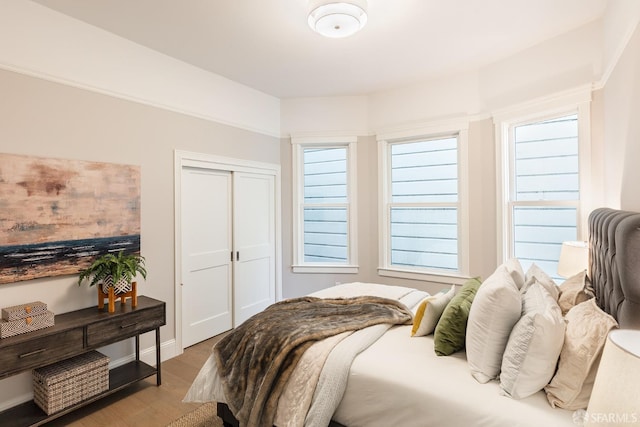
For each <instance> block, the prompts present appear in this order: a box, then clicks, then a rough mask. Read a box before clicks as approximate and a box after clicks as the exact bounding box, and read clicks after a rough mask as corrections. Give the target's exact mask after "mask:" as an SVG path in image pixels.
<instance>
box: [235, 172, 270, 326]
mask: <svg viewBox="0 0 640 427" xmlns="http://www.w3.org/2000/svg"><path fill="white" fill-rule="evenodd" d="M233 218H234V220H233V242H234V250H235V252H234V255H235V257H234V261H235V262H234V270H233V271H234V280H233V296H234V302H233V325H234V326H238V325H240V324H241V323H242V322H244V321H245V320H246V319H248V318H249V317H251V316H252V315H254V314H256V313H258V312H260V311H262V310H264V309H265V308H266V307H267V306H268V305H270V304H273V303H274V302H275V181H274V177H273V175H262V174H254V173H245V172H234V174H233Z"/></svg>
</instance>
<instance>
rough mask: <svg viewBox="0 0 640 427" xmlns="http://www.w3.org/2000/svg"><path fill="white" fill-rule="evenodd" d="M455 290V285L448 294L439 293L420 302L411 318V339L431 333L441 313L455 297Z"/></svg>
mask: <svg viewBox="0 0 640 427" xmlns="http://www.w3.org/2000/svg"><path fill="white" fill-rule="evenodd" d="M455 288H456V287H455V285H451V289H450V290H449V291H448V292H446V293H445V292H441V293H438V294H436V295H433V296H430V297H427V298H425V299H424V300H422V302H421V303H420V304H419V305H418V310H417V311H416V314H415V316H414V318H413V327H412V328H411V336H412V337H422V336H425V335H429V334H432V333H433V331H434V329H435V328H436V325H437V324H438V320H440V316H442V312H443V311H444V309H445V307H446V306H447V304H449V301H451V299H452V298H453V296H454V295H455V292H456V290H455Z"/></svg>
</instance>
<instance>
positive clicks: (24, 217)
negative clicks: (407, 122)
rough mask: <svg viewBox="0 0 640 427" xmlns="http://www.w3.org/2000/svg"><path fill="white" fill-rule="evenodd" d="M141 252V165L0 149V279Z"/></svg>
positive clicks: (68, 270)
mask: <svg viewBox="0 0 640 427" xmlns="http://www.w3.org/2000/svg"><path fill="white" fill-rule="evenodd" d="M118 251H125V252H126V253H139V252H140V167H139V166H131V165H119V164H112V163H99V162H86V161H80V160H62V159H47V158H39V157H29V156H19V155H11V154H0V284H3V283H13V282H19V281H23V280H31V279H35V278H40V277H51V276H60V275H68V274H76V273H78V272H79V271H80V270H82V269H83V268H85V267H87V266H88V265H89V264H90V263H91V262H92V261H93V260H94V259H95V258H96V256H98V255H101V254H104V253H107V252H118Z"/></svg>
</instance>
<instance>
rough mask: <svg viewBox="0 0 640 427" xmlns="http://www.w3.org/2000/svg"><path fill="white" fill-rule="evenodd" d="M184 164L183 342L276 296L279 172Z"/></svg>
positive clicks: (227, 324) (227, 325) (212, 332)
mask: <svg viewBox="0 0 640 427" xmlns="http://www.w3.org/2000/svg"><path fill="white" fill-rule="evenodd" d="M187 163H188V164H186V165H185V164H184V163H182V166H181V168H180V211H179V214H178V215H179V217H180V237H179V238H178V239H177V241H179V242H180V245H181V247H180V249H179V250H180V257H179V258H180V259H181V260H182V261H181V277H180V284H181V286H180V290H181V301H182V304H181V307H180V312H181V324H182V327H181V332H182V348H185V347H188V346H190V345H193V344H196V343H198V342H201V341H204V340H206V339H209V338H211V337H213V336H216V335H218V334H221V333H223V332H226V331H228V330H229V329H231V328H232V327H236V326H238V325H240V324H241V323H242V322H244V321H245V320H246V319H248V318H249V317H251V316H252V315H254V314H256V313H258V312H260V311H262V310H264V309H265V308H266V307H267V306H269V305H270V304H273V303H274V302H275V300H276V286H277V277H278V274H279V272H278V270H277V265H276V263H277V260H278V257H277V254H276V247H277V236H276V230H277V229H278V227H277V226H276V225H277V224H276V222H277V217H276V215H277V209H276V203H277V196H276V176H275V173H274V174H269V173H261V171H260V170H259V169H258V170H257V171H256V172H255V173H254V172H253V169H251V168H248V167H244V168H242V169H243V170H241V171H237V170H224V169H223V170H221V169H219V166H223V167H224V166H225V165H224V164H223V165H218V164H209V163H207V162H197V161H194V162H191V163H190V164H189V162H187Z"/></svg>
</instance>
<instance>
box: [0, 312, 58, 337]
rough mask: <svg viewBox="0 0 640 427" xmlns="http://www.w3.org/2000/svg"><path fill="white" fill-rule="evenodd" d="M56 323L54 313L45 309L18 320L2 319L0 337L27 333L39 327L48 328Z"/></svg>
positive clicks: (0, 321)
mask: <svg viewBox="0 0 640 427" xmlns="http://www.w3.org/2000/svg"><path fill="white" fill-rule="evenodd" d="M53 325H54V314H53V313H52V312H50V311H45V312H44V314H39V315H37V316H33V317H27V318H24V319H18V320H10V321H6V320H0V338H7V337H12V336H14V335H19V334H25V333H27V332H31V331H37V330H38V329H44V328H48V327H49V326H53Z"/></svg>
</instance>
